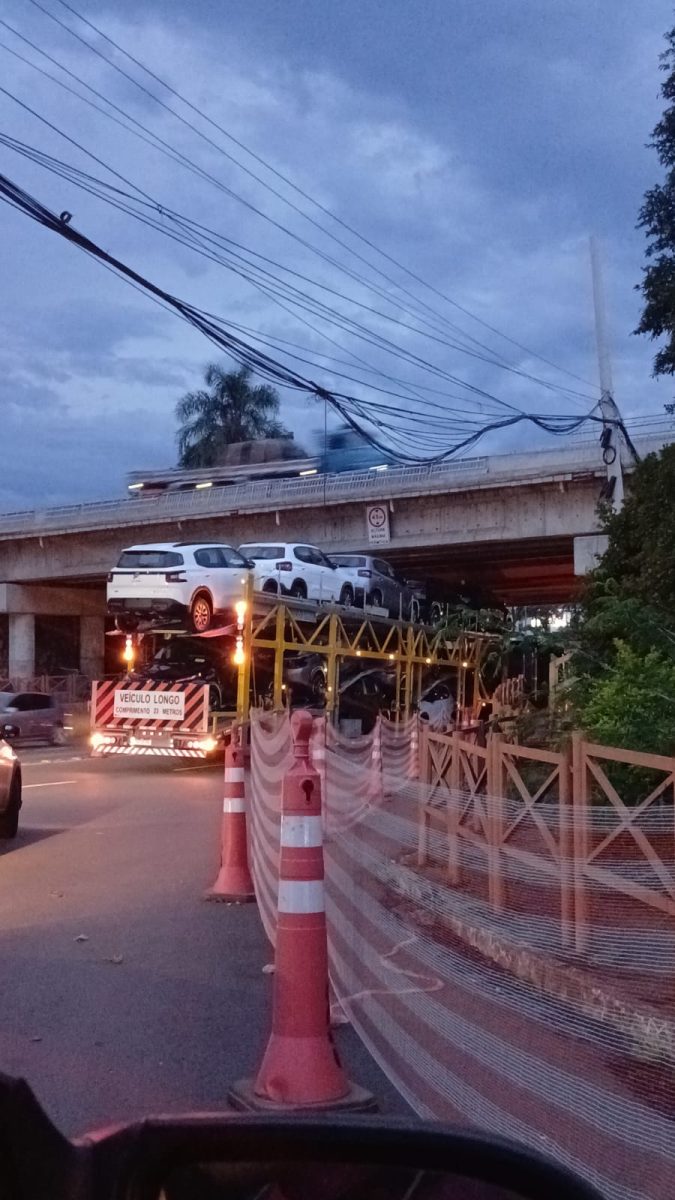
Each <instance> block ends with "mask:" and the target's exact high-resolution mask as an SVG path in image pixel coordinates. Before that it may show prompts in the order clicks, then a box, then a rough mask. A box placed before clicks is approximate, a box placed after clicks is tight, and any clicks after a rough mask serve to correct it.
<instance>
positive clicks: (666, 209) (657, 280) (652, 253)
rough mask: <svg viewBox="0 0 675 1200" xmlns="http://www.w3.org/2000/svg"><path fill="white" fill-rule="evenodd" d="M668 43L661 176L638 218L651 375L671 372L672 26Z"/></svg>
mask: <svg viewBox="0 0 675 1200" xmlns="http://www.w3.org/2000/svg"><path fill="white" fill-rule="evenodd" d="M666 44H667V45H666V49H665V50H664V52H663V54H662V55H661V70H662V71H664V72H665V75H666V78H665V79H664V81H663V83H662V84H661V95H662V96H663V99H664V100H665V102H666V108H665V110H664V113H663V116H662V118H661V120H660V121H659V123H658V125H657V126H656V128H655V129H654V132H653V135H652V142H651V145H652V146H653V147H654V149H655V150H656V152H657V154H658V156H659V161H660V163H661V165H662V167H663V168H664V171H665V177H664V181H663V183H657V184H656V185H655V186H654V187H653V188H651V189H650V190H649V191H648V192H646V193H645V198H644V203H643V205H642V208H641V210H640V215H639V220H638V228H642V229H644V230H645V232H646V235H647V238H648V243H647V259H648V260H649V262H648V265H647V267H646V268H645V270H644V273H643V279H642V284H641V285H640V290H641V291H642V295H643V298H644V309H643V312H642V319H641V321H640V324H639V325H638V328H637V330H636V332H637V333H646V334H648V335H649V337H651V338H662V337H663V338H665V339H666V341H665V345H663V346H662V347H661V349H660V350H659V351H658V352H657V354H656V356H655V358H654V374H655V375H672V374H674V373H675V29H671V30H670V31H669V32H668V33H667V34H666ZM668 407H669V408H670V407H672V406H668Z"/></svg>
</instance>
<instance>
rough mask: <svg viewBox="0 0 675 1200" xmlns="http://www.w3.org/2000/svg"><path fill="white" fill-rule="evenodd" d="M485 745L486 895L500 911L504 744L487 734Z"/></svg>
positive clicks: (501, 900)
mask: <svg viewBox="0 0 675 1200" xmlns="http://www.w3.org/2000/svg"><path fill="white" fill-rule="evenodd" d="M487 743H488V744H487V771H486V777H487V780H486V782H487V786H486V789H485V805H486V815H487V835H488V836H487V842H488V864H489V868H488V869H489V874H488V894H489V898H490V903H491V904H492V907H493V908H495V909H497V910H498V911H499V910H501V909H502V908H503V907H504V881H503V879H502V872H501V844H502V835H503V824H504V764H503V762H502V751H503V743H502V739H501V737H500V736H499V734H498V733H491V734H489V735H488V739H487Z"/></svg>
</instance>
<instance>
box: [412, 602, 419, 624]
mask: <svg viewBox="0 0 675 1200" xmlns="http://www.w3.org/2000/svg"><path fill="white" fill-rule="evenodd" d="M419 619H420V602H419V600H417V599H416V598H415V597H413V599H412V600H411V601H410V620H411V621H413V622H417V621H419Z"/></svg>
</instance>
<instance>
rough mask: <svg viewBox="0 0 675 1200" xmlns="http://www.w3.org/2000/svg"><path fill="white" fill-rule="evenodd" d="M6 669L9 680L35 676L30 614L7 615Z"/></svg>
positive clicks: (33, 631) (31, 616) (33, 618)
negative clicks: (7, 644)
mask: <svg viewBox="0 0 675 1200" xmlns="http://www.w3.org/2000/svg"><path fill="white" fill-rule="evenodd" d="M8 667H9V676H10V678H11V679H16V678H19V679H27V678H30V676H31V675H34V674H35V617H34V615H33V614H32V613H16V612H15V613H12V612H11V613H10V614H9V646H8Z"/></svg>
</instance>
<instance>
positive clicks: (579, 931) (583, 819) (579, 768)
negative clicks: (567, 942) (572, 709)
mask: <svg viewBox="0 0 675 1200" xmlns="http://www.w3.org/2000/svg"><path fill="white" fill-rule="evenodd" d="M584 745H585V743H584V740H583V735H582V734H581V733H579V732H575V733H573V734H572V821H573V853H574V948H575V950H576V951H577V953H578V954H580V953H581V952H582V951H583V950H585V949H586V946H587V943H588V897H587V892H586V863H587V861H588V780H587V776H586V761H585V752H584Z"/></svg>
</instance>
